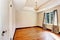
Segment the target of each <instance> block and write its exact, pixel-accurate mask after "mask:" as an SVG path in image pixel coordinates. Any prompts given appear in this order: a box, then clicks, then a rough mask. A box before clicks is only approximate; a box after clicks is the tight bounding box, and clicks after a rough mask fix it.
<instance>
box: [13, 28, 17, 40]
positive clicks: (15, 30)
mask: <svg viewBox="0 0 60 40" xmlns="http://www.w3.org/2000/svg"><path fill="white" fill-rule="evenodd" d="M15 34H16V29H15V32H14V36H13V40H14V37H15Z"/></svg>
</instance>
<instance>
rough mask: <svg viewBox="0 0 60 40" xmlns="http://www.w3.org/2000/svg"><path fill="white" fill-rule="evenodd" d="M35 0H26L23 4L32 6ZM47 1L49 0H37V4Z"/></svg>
mask: <svg viewBox="0 0 60 40" xmlns="http://www.w3.org/2000/svg"><path fill="white" fill-rule="evenodd" d="M35 1H36V0H27V1H26V4H25V6H28V7H34V6H35V5H36V3H35ZM48 1H49V0H37V5H38V6H40V5H42V4H44V3H46V2H48Z"/></svg>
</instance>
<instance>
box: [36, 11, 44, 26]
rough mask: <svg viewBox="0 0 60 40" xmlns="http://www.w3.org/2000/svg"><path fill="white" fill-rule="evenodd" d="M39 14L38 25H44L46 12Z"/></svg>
mask: <svg viewBox="0 0 60 40" xmlns="http://www.w3.org/2000/svg"><path fill="white" fill-rule="evenodd" d="M37 15H38V16H37V25H38V26H41V27H43V18H44V12H39V13H37Z"/></svg>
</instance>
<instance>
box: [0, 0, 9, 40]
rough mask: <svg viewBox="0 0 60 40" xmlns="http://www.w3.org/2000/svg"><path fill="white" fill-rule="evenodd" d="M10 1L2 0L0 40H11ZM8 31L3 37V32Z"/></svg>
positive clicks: (0, 8)
mask: <svg viewBox="0 0 60 40" xmlns="http://www.w3.org/2000/svg"><path fill="white" fill-rule="evenodd" d="M8 29H9V0H0V40H9V30H8ZM3 31H6V32H5V33H4V34H3V35H2V32H3Z"/></svg>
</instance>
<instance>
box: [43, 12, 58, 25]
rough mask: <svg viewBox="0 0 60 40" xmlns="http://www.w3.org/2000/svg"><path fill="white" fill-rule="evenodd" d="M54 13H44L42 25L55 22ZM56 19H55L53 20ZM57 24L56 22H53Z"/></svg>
mask: <svg viewBox="0 0 60 40" xmlns="http://www.w3.org/2000/svg"><path fill="white" fill-rule="evenodd" d="M55 12H56V11H53V12H49V13H45V16H44V17H45V18H44V24H54V21H55V20H57V16H56V15H55V14H56V13H55ZM55 17H56V18H55ZM55 22H56V23H57V21H55Z"/></svg>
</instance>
